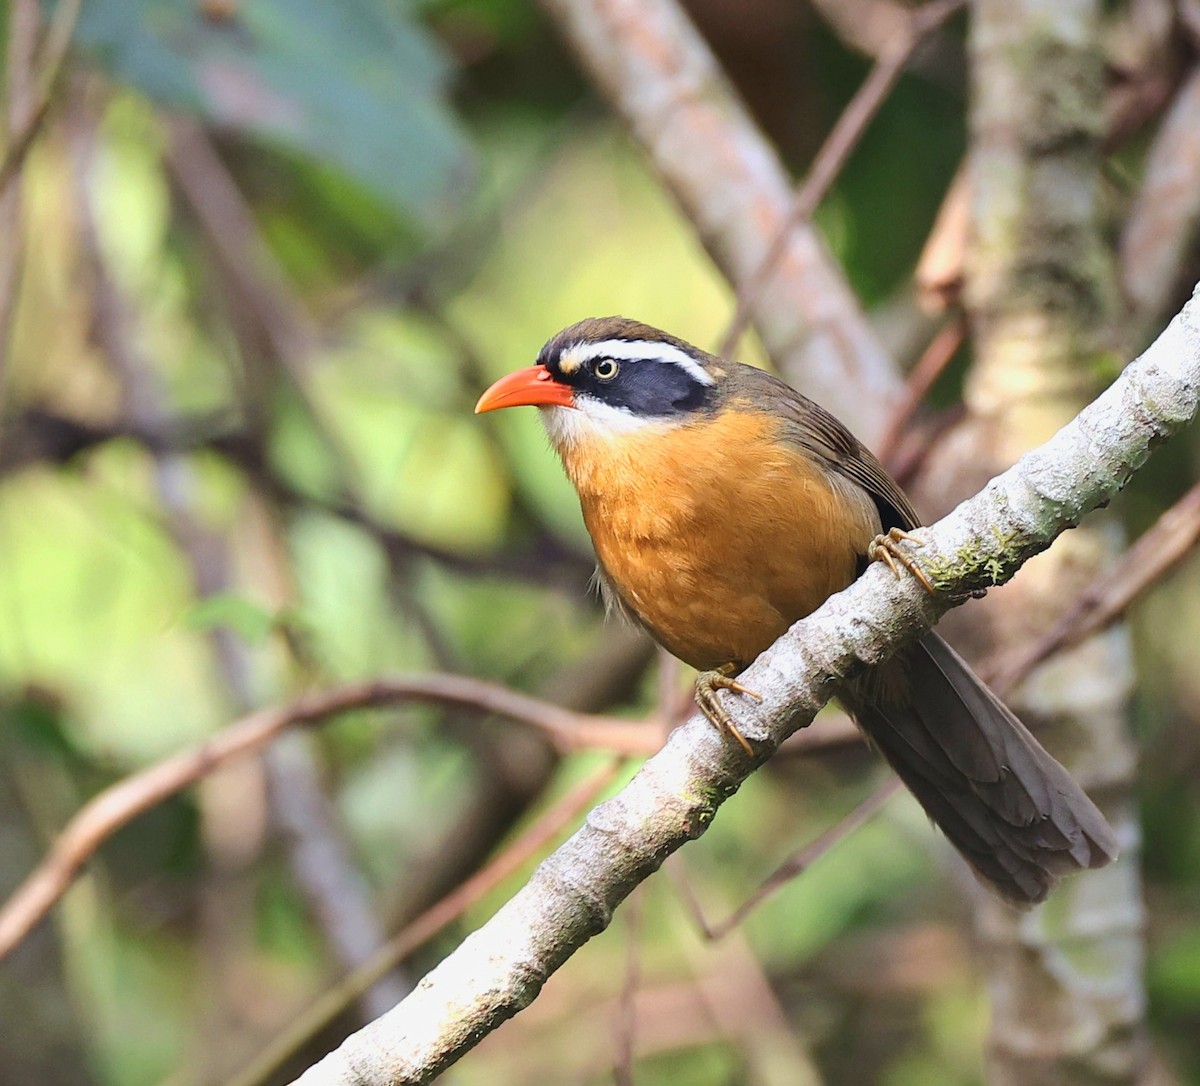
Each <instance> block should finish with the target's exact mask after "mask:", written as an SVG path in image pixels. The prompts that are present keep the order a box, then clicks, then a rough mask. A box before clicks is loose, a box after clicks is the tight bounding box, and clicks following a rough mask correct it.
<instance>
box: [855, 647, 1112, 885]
mask: <svg viewBox="0 0 1200 1086" xmlns="http://www.w3.org/2000/svg"><path fill="white" fill-rule="evenodd" d="M845 700H846V701H847V702H848V707H849V708H850V709H851V711H852V712H853V714H854V716H855V717H856V718H857V720H858V723H859V726H860V727H861V728H862V729H863V731H864V732H865V733H866V735H867V737H868V739H870V741H871V742H872V743H873V744H874V745H875V746H876V747H878V748H879V751H880V753H882V754H883V756H884V757H885V758H886V759H887V760H888V762H890V763H891V765H892V768H893V769H895V770H896V772H897V773H898V774H899V776H900V779H901V780H902V781H904V783H905V784H906V785H907V786H908V788H909V790H910V791H911V792H912V793H913V795H914V796H916V797H917V800H918V801H919V802H920V804H921V806H922V807H924V808H925V811H926V813H927V814H928V815H929V817H930V818H931V819H933V821H934V822H935V823H936V824H937V825H938V826H940V827H941V829H942V831H943V832H944V833H945V834H946V836H947V837H948V838H949V839H950V842H951V843H952V844H953V845H954V847H955V848H957V849H958V851H959V852H961V853H962V855H963V856H964V857H965V858H966V860H967V862H968V863H969V864H970V865H971V866H972V867H973V868H974V869H975V871H976V872H977V873H978V874H979V875H980V876H981V877H982V878H983V880H984V881H985V882H986V883H988V884H989V885H990V886H991V887H992V888H994V889H995V890H996V891H997V893H999V894H1000V895H1001V896H1002V897H1004V898H1006V899H1008V900H1009V901H1012V902H1014V903H1016V904H1019V905H1032V904H1035V903H1036V902H1039V901H1042V900H1043V899H1044V898H1045V897H1046V895H1047V894H1048V893H1049V892H1050V891H1051V889H1053V887H1054V884H1055V883H1056V882H1057V881H1058V877H1059V876H1060V875H1064V874H1066V873H1068V872H1071V871H1079V870H1083V869H1084V868H1089V867H1103V866H1104V865H1105V864H1107V863H1109V862H1111V861H1112V860H1114V859H1115V858H1116V855H1117V842H1116V838H1115V836H1114V835H1113V831H1112V828H1111V827H1110V826H1109V824H1108V823H1107V822H1106V821H1105V819H1104V816H1103V815H1102V814H1101V813H1100V812H1099V811H1098V810H1097V809H1096V806H1095V804H1093V803H1092V801H1091V800H1090V799H1088V797H1087V796H1086V795H1084V793H1083V791H1082V789H1080V787H1079V786H1078V785H1077V784H1076V783H1075V782H1074V781H1073V780H1072V779H1071V777H1070V776H1069V774H1068V773H1067V771H1066V770H1065V769H1063V767H1062V766H1061V765H1059V764H1058V762H1056V761H1055V760H1054V759H1053V758H1052V757H1050V755H1049V754H1047V753H1046V751H1045V749H1044V748H1043V747H1042V745H1041V744H1040V743H1039V742H1038V741H1037V740H1036V739H1035V738H1034V737H1033V736H1032V735H1031V734H1030V732H1029V730H1028V729H1027V728H1026V727H1025V725H1024V724H1022V723H1021V722H1020V721H1019V720H1018V719H1017V718H1016V717H1015V716H1014V715H1013V714H1012V712H1011V711H1010V710H1009V709H1008V708H1007V707H1006V706H1005V705H1004V704H1003V703H1002V702H1001V701H1000V700H999V698H997V697H996V695H995V694H993V693H992V692H991V691H990V690H989V689H988V688H987V687H986V686H984V684H983V682H982V681H981V680H980V679H979V678H978V677H977V676H976V675H975V673H974V672H973V671H972V670H971V669H970V668H969V667H968V666H967V664H966V662H965V661H964V660H963V659H962V657H960V656H959V655H958V654H957V653H956V652H955V651H954V650H953V649H951V648H950V646H949V645H947V644H946V643H945V642H944V641H943V640H942V639H941V638H940V637H938V636H937V635H936V634H928V635H927V636H925V637H924V638H922V639H921V640H920V641H919V642H918V643H917V644H916V645H914V646H913V647H912V648H911V649H909V650H907V651H906V652H904V653H902V654H900V655H899V656H898V657H897V658H896V659H895V660H894V661H892V662H891V663H889V664H885V665H883V668H882V669H874V671H873V672H871V673H868V674H867V675H866V676H864V677H863V678H861V679H859V680H856V681H855V683H854V684H852V686H851V688H850V690H849V691H848V696H847V697H846V699H845Z"/></svg>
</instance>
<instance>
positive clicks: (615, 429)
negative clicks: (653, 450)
mask: <svg viewBox="0 0 1200 1086" xmlns="http://www.w3.org/2000/svg"><path fill="white" fill-rule="evenodd" d="M538 413H539V414H540V415H541V416H542V425H543V426H545V427H546V434H547V436H548V437H549V438H550V444H551V445H553V446H554V448H555V450H556V451H557V452H559V453H570V452H571V451H573V450H574V449H575V448H576V446H579V445H584V444H591V443H593V442H595V441H597V440H600V441H611V440H612V439H613V438H616V437H620V436H621V435H623V434H632V433H638V432H645V431H647V430H654V429H658V430H665V429H668V428H670V427H673V426H677V425H678V422H677V421H676V420H675V419H667V418H657V417H650V418H647V417H645V416H642V415H635V414H633V412H632V411H627V410H625V408H623V407H613V406H612V405H611V404H606V403H601V402H600V401H599V400H596V399H593V398H592V397H591V396H586V395H584V396H578V397H577V398H576V406H575V407H540V408H538Z"/></svg>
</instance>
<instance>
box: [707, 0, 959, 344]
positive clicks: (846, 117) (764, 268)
mask: <svg viewBox="0 0 1200 1086" xmlns="http://www.w3.org/2000/svg"><path fill="white" fill-rule="evenodd" d="M964 4H965V0H930V2H929V3H927V4H925V5H924V6H923V7H920V8H918V9H917V10H916V11H914V12H913V13H912V14H911V15H910V16H908V18H907V20H906V23H905V29H904V33H902V34H898V35H896V36H895V37H893V38H891V39H890V40H889V41H888V44H887V46H886V47H885V48H884V50H883V51H882V52H881V53H880V54H879V59H878V60H877V61H876V62H875V65H874V67H872V68H871V71H870V73H869V74H868V75H867V78H866V79H865V80H864V81H863V83H862V86H860V87H859V88H858V90H857V91H856V92H855V94H854V97H853V98H851V99H850V102H849V104H848V105H847V106H846V108H845V109H844V110H843V111H842V115H841V116H840V117H839V118H838V119H837V123H836V124H835V125H834V126H833V131H831V132H830V133H829V136H828V137H827V138H826V140H825V142H824V143H823V144H822V145H821V149H820V151H818V152H817V156H816V158H815V159H814V160H813V164H812V168H811V169H810V170H809V172H808V176H807V177H806V178H805V179H804V183H803V184H802V185H801V186H800V188H799V189H798V190H797V192H796V196H795V198H794V200H793V201H792V206H791V210H790V211H789V212H788V214H787V217H786V218H785V219H784V220H783V222H782V223H781V224H780V226H779V230H778V232H777V233H776V235H775V238H774V240H773V241H772V242H771V245H770V247H769V248H768V249H767V251H766V253H765V254H764V255H763V258H762V260H761V262H760V263H759V265H758V267H757V268H756V269H755V270H754V271H753V272H752V273H751V274H750V275H749V276H747V278H746V279H745V280H744V281H743V282H742V284H741V285H740V286H739V287H738V292H737V299H736V305H735V308H734V312H733V316H732V317H731V318H730V320H729V327H728V328H727V329H726V331H725V335H724V337H723V338H722V340H721V344H720V346H719V347H718V348H717V354H719V355H721V356H722V357H723V358H729V357H731V356H732V353H733V351H734V349H735V348H736V347H737V344H738V341H739V340H740V339H741V338H742V334H743V333H744V332H745V331H746V329H747V328H748V327H749V325H750V319H751V316H752V314H753V312H754V308H755V306H756V305H757V304H758V300H759V294H760V293H761V292H762V289H763V287H764V286H765V285H766V283H767V282H768V280H769V279H770V278H771V276H772V274H773V273H774V272H775V269H776V267H777V266H778V264H779V261H780V260H781V259H782V257H783V255H784V253H785V252H786V251H787V245H788V234H789V233H791V231H792V230H794V229H795V228H796V227H797V226H799V225H800V224H801V223H803V222H806V221H807V220H808V219H810V218H811V217H812V215H813V213H814V212H815V211H816V210H817V207H818V206H819V205H820V203H821V201H822V200H823V199H824V197H825V194H826V193H827V192H828V191H829V186H830V185H832V184H833V182H834V181H835V180H836V179H837V176H838V174H839V173H841V171H842V168H843V167H844V166H845V165H846V160H847V159H848V158H849V157H850V153H851V152H852V151H853V150H854V148H855V147H856V146H858V141H859V140H860V139H862V136H863V133H864V132H865V131H866V130H867V126H868V125H869V124H870V123H871V121H872V120H873V119H874V117H875V114H876V113H878V112H879V108H880V106H882V105H883V103H884V101H885V100H886V99H887V96H888V95H889V94H890V93H891V90H892V88H893V87H894V86H895V85H896V80H898V79H899V78H900V75H901V74H902V73H903V71H904V67H905V65H906V64H907V63H908V60H909V57H911V56H912V52H913V50H914V49H915V48H916V47H917V46H918V45H919V44H920V42H921V40H922V39H923V38H925V37H926V35H928V34H931V33H933V31H935V30H936V29H937V28H938V27H939V26H941V25H942V23H944V22H945V21H946V20H947V19H948V18H950V16H951V15H953V14H954V13H955V12H956V11H958V10H959V9H960V8H962V7H963V6H964Z"/></svg>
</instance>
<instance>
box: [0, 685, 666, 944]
mask: <svg viewBox="0 0 1200 1086" xmlns="http://www.w3.org/2000/svg"><path fill="white" fill-rule="evenodd" d="M405 702H428V703H433V704H441V705H455V706H459V707H462V708H468V709H476V710H479V711H481V712H486V713H495V714H496V715H497V716H503V717H507V718H509V719H510V720H517V721H520V722H522V723H526V724H529V725H530V726H532V727H535V728H538V729H539V730H541V731H543V732H545V733H546V734H547V735H548V736H549V737H550V738H551V739H552V740H553V741H555V742H557V743H559V744H562V745H563V746H564V747H565V748H568V749H570V748H572V747H573V746H574V745H575V744H577V743H587V742H589V740H590V739H594V738H595V737H596V734H597V732H600V733H603V734H604V735H605V737H606V738H608V737H610V735H611V736H614V737H615V738H617V739H618V741H619V737H620V735H621V734H624V732H625V731H626V730H629V731H630V732H634V731H637V730H645V729H644V725H639V724H631V723H628V722H626V721H614V720H609V719H608V718H605V717H598V716H593V715H591V714H588V713H576V712H573V711H572V710H570V709H562V708H559V707H558V706H556V705H551V704H549V703H548V702H545V701H540V700H538V699H537V698H531V697H528V696H526V695H524V694H518V693H516V692H514V691H512V690H509V689H508V688H507V687H503V686H499V685H498V684H496V683H488V682H483V681H482V680H478V679H468V678H464V677H462V676H459V675H438V674H427V675H416V676H410V677H398V678H393V679H375V680H373V681H369V682H362V683H351V684H349V685H346V686H340V687H335V688H333V689H331V690H327V691H324V692H322V693H320V694H310V695H307V696H305V697H302V698H299V699H297V700H296V701H293V702H290V703H288V704H286V705H282V706H276V707H273V708H267V709H260V710H259V711H257V712H254V713H250V714H249V715H247V716H244V717H242V718H241V719H240V720H237V721H235V722H234V723H232V724H230V725H229V726H228V727H226V728H224V729H223V730H222V731H220V732H218V733H217V734H216V735H215V736H213V737H212V738H211V739H209V740H208V741H207V742H204V743H201V744H199V745H198V746H195V747H192V748H190V749H189V750H185V751H181V752H180V753H179V754H176V755H174V756H173V757H171V758H167V759H165V760H164V761H162V762H159V763H157V764H156V765H153V766H150V767H149V768H148V769H144V770H142V771H140V772H138V773H134V774H131V775H130V776H128V777H125V778H124V779H123V780H120V781H118V782H117V783H116V784H114V785H111V786H110V787H108V788H106V789H104V791H102V792H100V793H99V794H97V795H96V796H93V797H92V799H90V800H89V801H88V802H87V803H85V804H84V805H83V807H81V808H80V809H79V811H78V813H76V815H75V816H74V817H73V818H72V819H71V820H70V822H68V823H67V825H66V826H65V827H64V828H63V830H62V832H61V833H60V834H59V835H58V837H57V838H56V840H55V842H54V845H53V847H52V848H51V850H50V853H49V855H48V856H47V857H46V859H45V860H44V861H43V862H42V863H41V864H40V865H39V866H38V867H37V869H36V870H35V871H33V872H32V873H31V874H30V875H29V876H28V878H26V879H25V881H24V882H23V883H22V884H21V886H20V887H19V888H18V889H17V891H16V892H15V893H14V894H13V895H12V897H11V898H9V900H8V901H7V902H6V903H5V905H4V907H3V908H2V909H0V958H3V957H4V956H5V955H7V954H8V952H9V951H11V950H12V948H13V947H14V946H16V945H17V943H19V942H20V941H21V940H22V939H23V938H24V937H25V935H26V934H28V932H29V931H30V930H31V929H32V928H33V926H34V925H35V924H36V923H37V922H38V921H39V920H40V919H41V918H42V917H43V916H45V914H46V913H47V911H49V909H50V908H51V907H52V906H53V905H54V903H55V902H56V901H58V899H59V898H60V897H62V895H63V894H64V893H65V892H66V890H67V888H68V887H69V886H70V885H71V883H72V882H73V881H74V880H75V877H76V875H78V873H79V870H80V868H82V866H83V865H84V864H85V863H86V862H87V861H88V859H89V858H90V857H91V856H92V855H93V853H95V851H96V849H97V848H99V847H100V845H101V844H103V843H104V841H105V840H106V839H107V838H108V837H110V836H111V835H112V834H113V833H114V832H115V831H116V830H118V829H119V828H120V827H121V826H124V825H125V824H126V823H127V822H129V821H131V820H132V819H133V818H135V817H136V816H137V815H139V814H141V813H142V812H143V811H147V810H149V809H150V808H151V807H153V806H155V805H156V804H158V803H161V802H162V801H163V800H164V799H166V798H167V797H168V796H172V795H174V794H175V793H176V792H178V791H180V790H181V789H182V788H185V787H187V786H188V785H189V784H192V783H194V782H195V781H197V780H199V779H200V778H202V777H204V776H206V775H208V774H210V773H212V772H213V770H215V769H216V768H218V767H219V766H221V765H224V764H225V763H227V762H229V761H231V760H232V759H234V758H239V757H241V756H243V755H245V754H248V753H250V752H252V751H256V750H260V749H262V747H263V746H265V745H266V744H267V743H269V742H271V741H272V740H273V739H275V738H276V737H277V736H279V735H281V734H282V733H283V732H284V731H286V730H287V729H288V728H292V727H297V726H300V725H305V724H313V723H316V722H317V721H321V720H325V719H326V718H328V717H331V716H336V715H337V714H339V713H345V712H349V711H350V710H352V709H371V708H380V707H383V706H388V705H397V704H402V703H405Z"/></svg>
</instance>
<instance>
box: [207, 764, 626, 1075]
mask: <svg viewBox="0 0 1200 1086" xmlns="http://www.w3.org/2000/svg"><path fill="white" fill-rule="evenodd" d="M625 764H626V763H625V760H624V759H622V758H614V759H612V760H610V761H608V762H606V763H605V764H604V765H602V766H600V767H599V768H597V769H596V770H594V771H593V772H592V773H590V774H588V776H586V777H584V779H583V780H581V781H580V782H579V783H578V784H577V785H575V787H574V788H572V789H570V791H568V792H567V793H566V794H565V795H564V796H563V797H562V798H561V799H559V800H558V801H557V802H555V803H554V804H553V805H552V806H551V807H550V808H549V809H548V810H547V811H546V812H545V813H544V814H542V815H541V816H540V817H539V818H538V819H537V820H536V821H535V822H534V823H533V825H532V826H530V827H529V828H528V829H527V830H525V832H524V833H522V834H521V836H520V837H518V838H517V839H516V840H515V841H513V842H512V844H511V845H509V846H508V847H507V848H505V849H504V850H503V851H502V852H500V853H499V855H497V856H496V857H495V858H494V859H492V860H491V861H489V862H488V863H487V864H486V865H485V866H484V867H482V868H480V869H479V870H478V871H477V872H475V874H474V875H472V876H471V877H470V878H469V879H467V880H466V881H465V882H463V883H462V884H461V885H459V886H457V887H456V888H455V889H454V890H453V891H451V892H450V893H449V894H447V895H446V896H445V897H444V898H442V900H441V901H439V902H437V903H436V904H434V905H432V906H430V908H428V909H426V910H425V912H423V913H422V914H421V915H420V916H418V917H417V918H416V919H415V920H413V921H412V923H411V924H408V925H407V926H406V927H405V928H404V929H403V930H402V931H400V932H398V933H397V934H396V935H394V936H393V937H392V938H391V939H389V940H388V943H387V945H386V946H385V947H383V949H382V950H381V951H380V952H379V953H378V954H377V955H376V956H375V958H374V959H373V960H372V961H370V962H368V963H367V964H366V965H365V966H363V967H362V968H361V969H357V970H355V971H354V972H353V973H351V974H350V975H349V976H348V977H346V979H345V980H343V981H342V982H341V983H339V984H338V985H336V986H335V987H333V988H331V989H330V990H329V991H327V992H325V993H324V994H322V996H321V998H320V999H318V1000H317V1001H316V1003H314V1004H313V1005H312V1006H311V1007H309V1008H308V1010H306V1011H304V1012H303V1013H302V1014H301V1015H300V1017H299V1018H298V1019H297V1020H296V1021H295V1023H293V1025H292V1026H291V1027H289V1029H288V1030H287V1031H286V1032H285V1033H284V1034H283V1035H281V1036H280V1037H278V1038H276V1040H275V1041H273V1042H272V1043H271V1044H270V1046H268V1047H267V1048H266V1049H265V1050H264V1051H263V1052H261V1053H260V1054H259V1055H258V1057H257V1058H256V1059H255V1060H254V1062H253V1063H252V1064H251V1065H250V1066H248V1067H247V1068H246V1069H245V1070H244V1071H242V1072H241V1073H240V1074H239V1075H237V1076H236V1077H235V1078H233V1079H232V1080H230V1081H229V1082H228V1083H227V1084H226V1086H259V1083H262V1082H264V1081H266V1079H267V1078H268V1077H269V1076H270V1075H271V1074H273V1073H274V1072H275V1071H276V1070H278V1068H279V1067H280V1066H281V1065H282V1064H283V1063H284V1061H286V1060H287V1059H288V1058H289V1057H291V1056H292V1055H293V1054H294V1053H295V1052H296V1050H297V1049H299V1048H300V1047H301V1045H303V1044H305V1043H306V1042H307V1041H309V1040H311V1039H312V1037H313V1036H314V1035H315V1034H316V1033H318V1032H320V1030H322V1029H324V1028H325V1027H326V1026H327V1025H329V1023H330V1022H332V1021H333V1020H334V1019H335V1018H337V1016H338V1015H340V1014H341V1013H342V1012H343V1011H344V1010H345V1009H346V1007H348V1006H349V1005H350V1004H351V1003H353V1002H354V1001H355V1000H356V999H358V997H359V996H360V995H361V994H362V993H363V992H365V991H367V990H368V989H369V988H370V987H371V985H373V984H374V983H375V981H376V980H378V979H379V977H381V976H384V975H385V974H386V973H387V972H388V971H389V970H391V969H393V968H394V967H395V966H396V965H398V964H399V963H400V962H402V961H404V959H405V958H407V957H408V956H409V955H410V954H412V953H413V952H414V951H415V950H417V949H418V948H420V947H421V946H422V945H424V944H425V943H427V942H429V940H430V939H432V938H433V937H434V936H435V935H437V934H438V933H439V932H441V931H443V930H444V929H445V928H446V927H448V926H449V925H450V924H452V923H453V922H454V921H455V920H457V919H459V918H460V917H461V916H462V915H463V913H465V912H466V911H467V910H468V909H469V908H470V907H471V906H472V905H475V904H477V903H478V902H479V901H480V900H481V899H482V898H483V897H484V896H485V895H486V894H488V893H490V892H491V891H492V890H494V889H495V888H496V887H497V886H498V885H499V884H500V883H502V882H503V881H504V880H505V879H507V878H509V877H510V876H512V875H513V874H515V873H516V872H517V871H519V870H520V869H521V868H522V867H523V866H524V865H525V864H527V863H528V862H529V861H530V860H532V859H533V857H535V856H536V855H538V853H540V852H541V851H542V850H543V849H544V848H545V847H546V846H547V845H549V844H550V842H551V841H552V840H554V838H555V837H556V836H557V835H558V834H559V833H560V832H561V830H562V829H563V827H564V826H566V825H567V823H569V822H570V821H571V820H572V819H574V818H575V817H576V816H577V815H578V814H579V812H580V811H582V810H583V809H584V807H586V806H587V805H588V804H589V803H591V802H592V801H593V800H594V799H595V798H596V796H598V795H599V794H600V793H601V792H603V791H604V789H605V788H607V787H608V786H609V785H610V784H612V783H613V781H615V780H616V779H617V776H618V775H619V774H620V773H621V771H622V770H623V769H624V768H625Z"/></svg>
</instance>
